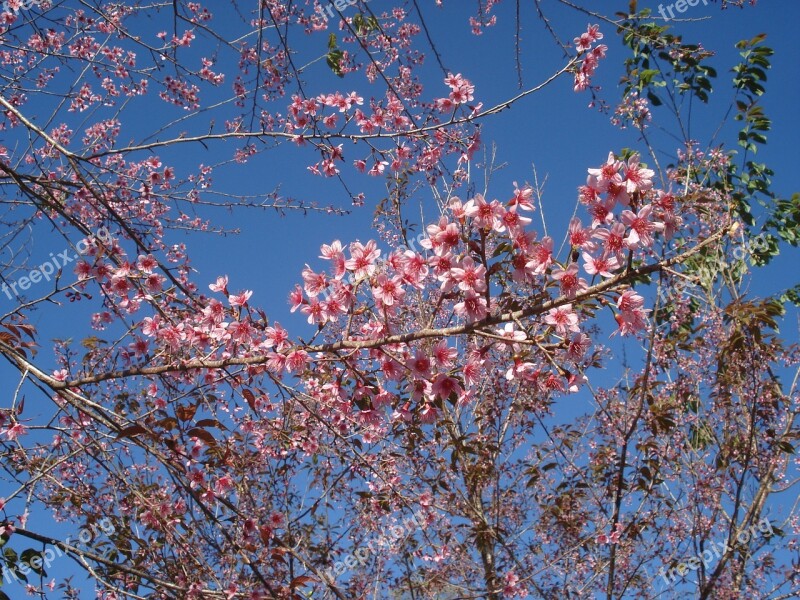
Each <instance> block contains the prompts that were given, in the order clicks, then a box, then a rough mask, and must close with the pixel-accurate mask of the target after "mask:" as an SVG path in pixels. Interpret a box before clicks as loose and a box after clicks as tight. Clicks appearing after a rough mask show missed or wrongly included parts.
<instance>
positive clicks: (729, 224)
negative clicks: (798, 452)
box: [0, 0, 800, 600]
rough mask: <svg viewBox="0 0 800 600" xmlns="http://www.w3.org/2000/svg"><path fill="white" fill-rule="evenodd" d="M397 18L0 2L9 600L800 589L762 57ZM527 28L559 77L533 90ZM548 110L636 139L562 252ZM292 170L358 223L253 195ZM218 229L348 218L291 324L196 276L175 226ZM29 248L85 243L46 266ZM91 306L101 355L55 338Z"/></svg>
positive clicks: (617, 36)
mask: <svg viewBox="0 0 800 600" xmlns="http://www.w3.org/2000/svg"><path fill="white" fill-rule="evenodd" d="M391 4H395V3H391V2H384V1H382V0H376V1H374V2H367V1H363V0H359V1H350V0H348V1H343V0H336V1H335V2H332V3H331V4H330V5H329V4H327V3H325V2H317V1H316V0H306V1H301V2H292V1H289V2H279V1H277V0H260V1H259V2H247V3H242V2H231V3H217V4H211V3H205V4H203V3H200V2H187V1H183V0H175V1H173V2H153V3H143V2H134V3H123V2H78V1H75V2H73V1H70V0H65V1H63V2H50V1H48V0H41V1H40V2H32V1H27V2H22V1H21V0H7V1H6V2H5V3H4V4H3V12H2V15H0V19H1V20H2V26H1V27H0V37H1V39H2V48H0V69H1V72H2V81H3V83H2V90H0V105H2V119H1V120H0V127H2V132H3V140H2V146H0V186H2V190H3V200H2V203H3V209H4V215H3V219H4V224H5V229H4V237H3V244H4V249H6V250H8V252H7V255H8V257H9V258H8V259H5V260H4V261H3V263H2V268H1V269H0V275H1V276H2V292H3V295H4V296H5V297H7V298H8V299H9V300H11V304H10V305H9V304H7V305H6V306H9V308H7V309H5V308H4V309H3V310H4V312H3V314H2V316H0V327H2V332H0V352H2V355H3V356H4V358H6V359H7V362H8V364H9V365H10V368H8V369H7V371H5V372H4V373H8V375H5V374H4V381H5V382H6V386H5V396H4V398H5V399H4V402H3V404H2V409H0V442H2V454H0V456H1V457H2V466H3V492H2V495H1V496H2V497H0V510H2V512H3V522H2V525H0V540H1V541H0V544H2V546H3V551H4V553H3V555H2V556H1V557H0V563H1V564H2V569H3V571H2V574H3V585H4V589H7V590H9V593H19V590H22V589H25V590H26V591H27V593H29V594H31V595H33V596H38V597H41V598H50V597H53V598H55V597H66V598H79V597H92V596H94V597H97V598H104V599H123V598H160V599H168V598H176V599H184V598H197V599H200V598H203V599H212V598H225V599H228V600H231V599H235V598H248V599H254V600H255V599H266V598H287V599H288V598H292V599H294V598H298V599H299V598H348V599H350V598H367V597H370V598H408V599H420V598H443V599H444V598H450V599H455V598H464V599H467V598H474V599H477V598H488V599H490V600H498V599H500V598H506V597H531V598H593V597H599V596H605V597H606V598H609V599H610V598H624V597H631V598H634V597H635V598H655V597H689V596H692V597H694V596H697V597H699V598H724V599H726V598H731V599H733V598H741V597H757V598H773V599H778V598H790V597H795V596H796V595H797V594H798V593H800V583H798V570H799V569H800V566H798V565H800V557H799V556H798V547H797V543H796V539H795V537H793V536H796V534H797V533H798V531H799V530H800V523H798V518H797V515H796V506H795V504H796V498H797V482H796V478H797V462H796V459H795V458H794V456H793V455H794V444H795V439H796V438H797V436H798V421H797V417H798V410H800V406H798V402H799V400H800V398H799V397H798V375H799V374H800V370H798V362H799V359H800V356H799V355H798V348H797V346H796V343H795V341H793V340H791V339H790V340H788V341H784V340H783V338H782V337H781V335H780V331H779V329H780V327H782V326H783V327H784V328H786V327H787V323H786V321H787V319H785V318H784V315H785V314H786V312H787V310H788V311H790V314H792V313H791V311H794V310H795V309H794V308H793V303H795V304H796V303H798V300H799V299H800V288H798V287H797V286H795V287H792V286H793V285H795V283H796V282H795V281H788V282H787V283H786V285H785V286H784V287H783V289H782V290H781V292H780V293H778V294H775V295H771V296H767V297H760V296H759V295H758V294H755V293H751V291H750V290H749V287H748V286H749V284H750V281H751V278H752V277H753V276H754V273H756V272H767V271H768V270H770V269H775V268H776V267H775V265H776V260H777V259H776V257H777V256H778V254H779V252H780V251H781V250H789V249H790V246H796V245H797V242H798V231H799V230H800V199H799V198H800V197H798V196H797V195H794V196H792V197H791V198H790V199H786V198H783V197H781V196H780V195H779V194H778V193H776V192H775V191H774V190H773V188H772V183H771V177H772V176H773V175H774V173H773V172H772V171H771V170H770V168H769V167H768V166H767V165H766V164H763V163H759V162H757V161H756V159H755V154H756V152H757V150H758V149H759V148H762V147H764V145H765V144H766V142H767V137H766V135H767V132H768V131H769V130H770V128H771V121H770V120H769V118H768V117H767V115H766V112H765V110H764V106H763V103H762V96H763V94H764V93H765V91H766V79H767V75H766V72H767V70H768V69H769V68H770V60H771V58H770V57H771V55H772V50H771V49H770V48H769V47H768V46H767V45H766V42H765V39H764V37H763V36H758V35H755V37H752V38H750V39H748V40H744V41H742V42H739V44H738V46H737V48H738V63H737V64H736V65H735V66H734V68H733V76H732V78H731V80H730V81H726V80H725V78H724V77H719V76H718V74H717V71H716V70H715V67H714V64H715V63H714V59H715V56H714V53H713V52H711V51H710V50H709V49H707V48H705V47H704V46H703V45H702V44H700V43H693V42H687V41H684V39H683V38H682V37H681V36H678V35H676V34H674V32H673V30H672V29H671V24H669V23H666V22H665V21H664V19H663V18H660V17H659V16H658V15H657V14H655V13H653V14H651V10H650V9H645V8H640V7H638V6H637V2H635V1H633V2H630V3H629V5H628V6H624V5H621V6H618V7H614V8H617V9H619V10H623V11H624V12H619V13H616V14H599V13H596V12H594V11H595V8H592V6H593V5H591V6H590V3H585V6H580V5H577V4H575V3H573V2H569V1H567V0H560V2H559V3H558V4H560V5H561V6H559V7H558V8H559V9H560V10H555V9H554V8H553V7H549V6H547V5H544V4H542V3H540V2H539V1H538V0H536V1H535V2H532V3H527V4H525V3H520V2H517V3H516V6H511V5H512V4H513V3H510V2H507V3H501V2H499V1H491V0H487V1H486V2H479V3H478V11H477V13H471V12H470V11H469V10H467V11H465V10H464V9H463V7H460V6H454V5H455V4H456V3H455V2H452V1H451V2H449V3H448V2H442V0H437V1H436V2H423V1H421V0H413V1H412V2H397V3H396V4H397V6H393V7H392V6H390V5H391ZM676 4H680V3H676ZM696 4H697V3H695V5H696ZM722 4H723V6H722V7H723V8H725V4H726V3H725V2H723V3H722ZM727 4H729V5H730V4H736V3H730V2H729V3H727ZM739 4H742V3H739ZM442 5H445V6H442ZM448 5H451V6H448ZM473 8H474V7H473ZM509 9H510V10H509ZM604 9H606V7H604ZM445 10H447V11H450V13H451V14H452V13H453V12H456V13H458V14H459V15H460V20H459V21H457V22H453V23H450V24H449V25H448V27H466V28H467V29H468V30H470V29H471V30H472V32H473V33H474V34H475V37H474V40H475V41H474V43H475V44H480V43H481V40H482V38H481V34H482V33H483V32H484V31H486V30H488V29H487V28H492V27H506V28H508V29H509V32H510V34H511V35H512V36H514V41H515V45H516V49H517V52H516V53H515V54H516V55H515V56H512V57H510V60H512V61H514V64H515V66H516V68H517V69H518V72H519V77H520V84H521V87H520V89H518V90H514V89H509V90H505V91H504V95H503V100H502V101H501V102H499V103H488V102H487V103H485V102H484V101H482V100H481V93H480V90H479V89H476V86H475V85H474V83H473V76H472V75H471V74H470V65H469V64H459V65H458V69H456V70H455V71H450V70H448V69H445V68H444V64H446V62H445V61H444V59H443V55H444V52H443V49H444V45H445V44H446V40H441V39H436V38H435V37H434V36H433V35H432V33H431V32H432V31H433V21H434V20H435V19H436V18H437V15H439V14H441V11H445ZM678 10H679V9H678ZM747 10H760V8H755V9H754V8H748V9H747ZM550 11H552V12H550ZM522 13H526V14H527V17H531V18H533V19H535V20H536V22H537V24H538V25H539V26H540V29H539V30H537V31H538V33H539V34H542V35H547V36H549V37H550V38H551V39H552V43H554V44H556V46H560V47H561V49H562V50H563V59H562V60H561V62H560V63H559V62H556V63H554V64H552V65H549V67H548V68H549V73H548V75H547V76H545V77H543V78H541V79H539V80H537V81H536V82H535V83H527V84H526V83H525V80H526V79H527V78H528V76H525V77H523V65H524V63H525V61H524V57H523V56H521V54H522V53H521V52H520V50H519V49H520V46H521V44H522V43H523V42H522V40H523V36H522V33H521V23H522V22H523V21H522V19H523V18H524V17H525V15H524V14H522ZM564 15H571V17H570V16H568V17H565V16H564ZM576 18H580V21H581V22H583V23H584V25H582V29H580V30H575V29H574V28H573V27H572V24H573V23H574V22H575V19H576ZM587 21H588V25H585V23H586V22H587ZM528 26H530V25H528ZM755 33H757V32H754V34H755ZM567 39H568V40H570V41H569V42H566V41H564V40H567ZM609 46H614V47H617V48H618V49H619V48H621V49H624V52H625V54H624V59H623V62H622V64H619V61H617V63H616V64H612V62H613V61H610V60H609V58H608V53H609ZM456 63H457V61H456V60H452V64H456ZM604 69H607V70H611V71H613V76H614V77H619V76H621V81H622V85H621V86H620V92H621V97H615V96H614V94H616V93H617V92H614V91H612V92H610V93H609V92H608V91H607V90H604V89H602V88H601V87H600V86H599V85H598V83H597V76H598V74H599V72H602V71H603V70H604ZM717 80H719V81H717ZM552 86H561V87H562V88H563V90H564V92H563V93H564V94H567V93H568V94H581V95H582V96H583V97H584V98H585V99H586V103H588V104H589V105H590V106H589V108H588V109H587V112H588V113H589V114H590V115H593V116H594V117H597V118H600V119H605V120H606V121H607V120H608V119H609V118H610V119H611V121H612V122H613V123H614V125H615V126H616V127H617V128H618V130H619V134H620V135H621V136H623V138H624V139H626V140H627V144H628V147H621V146H620V147H617V148H610V147H607V146H604V145H603V144H604V142H602V141H600V140H597V141H595V142H592V144H593V145H596V160H595V161H594V162H592V163H591V164H586V165H583V166H582V168H581V170H582V175H581V178H580V179H578V180H575V181H574V182H573V183H571V184H570V185H573V187H574V189H575V198H574V199H572V202H573V203H574V206H575V214H574V216H573V217H572V218H571V219H569V222H568V225H566V226H565V227H556V225H555V224H553V223H548V221H547V219H545V218H544V214H543V213H544V210H543V207H544V206H546V205H547V203H548V197H547V195H546V193H545V191H544V185H543V182H542V181H540V180H539V177H538V175H531V174H528V173H523V174H520V175H519V176H518V177H517V179H516V182H514V184H513V185H499V184H496V183H495V180H496V172H497V170H496V168H495V163H494V162H493V159H492V157H491V156H490V149H487V145H486V144H487V140H484V139H482V135H481V133H482V127H483V124H485V123H489V122H492V120H493V119H496V118H498V115H500V113H502V112H504V111H507V110H511V111H522V110H524V106H525V101H526V99H527V98H528V97H530V96H534V95H535V94H537V93H540V92H541V91H542V90H544V89H545V88H547V87H552ZM712 89H716V90H720V91H723V90H724V91H725V93H726V94H728V96H729V97H730V98H732V100H731V101H730V102H729V103H727V104H725V106H723V107H722V108H720V107H719V106H718V105H715V106H714V107H713V109H712V108H711V107H703V104H708V103H710V100H711V98H710V94H711V92H712ZM506 92H507V93H506ZM609 94H611V95H609ZM696 106H700V108H699V109H698V108H696ZM703 110H705V111H706V112H702V111H703ZM692 111H699V112H700V113H701V114H702V115H703V116H694V115H693V113H692ZM700 118H704V119H716V120H718V121H720V126H719V129H718V131H717V133H716V134H714V136H713V137H712V138H710V139H708V140H698V139H695V138H694V137H692V136H691V135H690V133H689V131H690V126H691V125H692V123H693V119H694V120H697V119H700ZM621 139H622V138H621ZM737 144H738V145H737ZM499 152H500V153H502V148H501V149H500V150H499ZM276 153H285V154H289V153H292V155H293V156H296V157H299V158H298V160H301V161H303V165H304V167H305V171H306V172H307V177H308V180H309V182H311V181H314V182H315V183H314V185H317V181H320V182H323V183H326V184H330V185H328V187H327V188H326V189H328V190H336V193H337V194H338V197H342V196H343V197H345V198H346V199H347V202H346V204H345V205H343V204H342V203H341V202H338V201H337V200H330V201H326V202H322V203H320V202H317V201H315V200H314V198H313V197H304V196H303V195H302V194H294V193H292V194H284V193H283V192H282V191H281V189H280V188H276V189H274V190H270V191H263V190H261V192H260V193H259V194H239V193H237V191H236V190H235V189H232V188H230V187H226V184H228V183H230V182H231V181H232V180H233V179H232V178H236V177H239V178H247V177H249V176H252V175H245V174H247V173H249V174H252V173H253V171H248V170H247V169H248V168H250V167H253V165H267V164H269V163H268V162H267V161H269V160H271V159H270V157H271V156H274V155H275V154H276ZM665 156H667V157H669V158H668V159H666V160H665V159H664V157H665ZM532 158H533V157H532ZM258 168H265V167H258ZM528 179H530V181H528ZM375 182H381V184H382V185H383V186H384V192H383V195H382V196H380V197H377V198H376V197H371V195H370V194H369V193H367V192H365V191H361V190H362V189H364V190H367V189H372V188H374V183H375ZM309 185H311V183H309ZM300 189H302V188H300ZM329 197H334V196H333V192H331V193H330V195H329ZM220 208H222V209H225V210H226V211H233V214H234V215H235V218H236V219H238V222H240V223H245V222H246V219H247V218H252V217H250V215H253V214H258V215H260V214H262V213H264V212H269V213H270V214H272V213H279V214H281V215H283V214H287V213H295V212H298V213H299V212H304V213H330V216H329V217H327V218H329V219H331V221H330V230H331V231H332V232H334V233H332V235H331V236H330V239H329V240H328V241H327V242H326V243H325V244H323V245H322V247H321V248H316V247H309V246H308V245H307V244H306V245H305V246H304V245H303V244H302V243H299V244H298V246H297V247H296V248H293V251H296V252H300V253H302V254H303V255H305V256H307V259H306V262H307V264H306V266H305V268H304V269H302V271H301V272H299V273H298V274H297V284H296V286H295V287H294V288H293V289H287V290H276V291H275V293H276V294H277V295H279V296H280V297H281V298H283V297H285V295H286V294H287V293H288V298H289V305H288V306H287V307H286V309H285V310H281V309H276V308H275V306H277V304H275V305H272V303H270V304H271V305H270V306H269V307H265V303H264V301H263V299H262V300H259V301H258V302H257V300H258V297H257V296H255V295H253V292H252V288H253V284H252V282H248V281H246V280H239V279H234V278H233V277H231V276H229V274H226V273H224V272H223V273H218V272H215V273H213V274H212V273H209V272H208V270H207V269H204V268H203V267H202V265H203V264H204V262H203V261H204V258H205V257H204V256H203V247H202V244H201V243H198V242H197V238H193V237H189V238H187V237H186V236H185V235H184V234H185V231H186V230H190V231H203V232H207V233H209V234H220V235H227V234H230V233H233V231H232V229H237V228H236V227H232V226H231V225H230V221H229V220H227V219H225V218H221V217H220V216H219V215H220V214H221V211H219V209H220ZM357 211H362V212H363V211H372V212H373V213H374V229H373V230H372V231H364V232H363V233H362V235H361V236H353V237H352V238H347V237H344V236H342V235H336V233H335V231H336V228H337V226H338V227H341V225H340V223H342V222H343V221H346V220H347V219H349V218H350V216H351V215H347V214H344V213H348V212H357ZM277 218H278V216H277V215H276V219H277ZM297 223H300V219H299V218H298V219H296V220H295V219H288V220H285V221H282V222H281V224H280V225H276V227H286V226H292V224H297ZM548 225H549V229H548ZM296 226H298V227H300V226H301V225H296ZM33 232H36V233H37V234H38V235H39V236H45V237H47V236H50V237H51V238H52V239H56V238H55V236H56V235H58V236H60V237H61V239H62V240H64V242H65V243H66V244H67V248H68V250H66V251H64V252H62V253H58V252H56V251H52V252H51V258H50V259H49V260H48V261H46V263H41V264H39V263H38V261H36V260H35V259H34V258H30V257H29V255H26V254H24V253H23V254H20V253H19V249H20V248H21V247H22V246H23V245H24V244H25V243H26V242H27V241H29V240H33V239H39V238H37V237H35V236H34V233H33ZM57 243H61V242H57ZM62 245H63V244H62ZM48 248H58V246H57V245H56V242H54V243H53V244H48ZM48 251H50V250H48ZM73 251H74V252H73ZM257 259H258V258H257V257H255V256H254V257H253V258H252V260H253V261H255V260H257ZM773 259H775V260H773ZM778 268H780V267H778ZM290 313H295V316H297V314H299V315H302V317H303V319H304V320H305V324H304V323H303V321H299V320H298V319H294V320H293V321H292V316H291V314H290ZM65 314H70V315H73V314H75V315H79V318H81V319H84V322H85V327H84V329H85V332H86V335H85V336H84V337H83V339H80V340H75V339H57V340H56V341H55V344H54V345H53V341H52V340H53V337H54V333H53V331H57V330H58V328H57V325H58V321H59V319H61V320H63V319H64V317H63V315H65ZM282 322H283V324H281V323H282ZM289 322H291V323H292V325H288V324H287V323H289ZM788 327H791V324H789V325H788ZM789 331H790V332H791V329H790V330H789ZM795 339H796V335H795ZM623 352H624V353H625V354H624V356H625V359H624V360H622V359H621V358H620V357H621V356H622V353H623ZM576 407H579V408H576ZM565 411H567V412H565ZM570 411H571V412H570ZM565 414H568V415H572V416H570V417H569V418H566V419H565V418H564V415H565ZM51 520H55V521H57V522H59V523H64V524H68V525H69V527H70V528H71V530H72V531H74V533H73V534H72V536H71V538H65V537H63V536H56V535H54V534H53V533H52V529H51V527H50V525H49V524H50V523H51ZM75 540H78V541H75ZM65 572H67V573H70V574H72V575H74V576H72V577H71V576H65V575H64V573H65ZM5 586H8V587H7V588H6V587H5ZM15 586H16V587H15ZM11 590H16V591H11ZM9 593H5V592H0V598H9V597H10V596H9Z"/></svg>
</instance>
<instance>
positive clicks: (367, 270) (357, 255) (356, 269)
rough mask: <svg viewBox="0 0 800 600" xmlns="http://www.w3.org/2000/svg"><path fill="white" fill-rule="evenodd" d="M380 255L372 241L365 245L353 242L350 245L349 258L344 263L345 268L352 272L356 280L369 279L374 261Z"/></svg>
mask: <svg viewBox="0 0 800 600" xmlns="http://www.w3.org/2000/svg"><path fill="white" fill-rule="evenodd" d="M380 255H381V251H380V250H379V249H378V246H377V244H375V242H374V241H373V240H370V241H368V242H367V243H366V244H363V245H362V244H361V242H353V243H352V244H350V258H349V259H347V260H346V261H345V267H346V268H347V269H348V270H349V271H352V272H353V274H354V275H355V277H356V279H363V278H364V277H370V276H371V275H372V274H373V273H374V272H375V261H377V260H378V257H379V256H380Z"/></svg>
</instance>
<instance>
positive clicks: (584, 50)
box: [573, 25, 608, 92]
mask: <svg viewBox="0 0 800 600" xmlns="http://www.w3.org/2000/svg"><path fill="white" fill-rule="evenodd" d="M602 39H603V34H602V33H601V32H600V26H599V25H589V26H588V27H587V28H586V33H582V34H581V35H580V36H578V37H576V38H575V39H574V40H573V43H574V44H575V48H576V49H577V50H578V53H579V55H582V56H583V60H582V61H581V65H580V67H579V68H578V70H577V72H576V73H575V91H576V92H582V91H583V90H585V89H587V88H588V87H589V86H590V85H591V78H592V75H594V72H595V70H596V69H597V65H598V64H599V63H600V59H601V58H605V56H606V52H607V51H608V46H606V45H605V44H598V45H596V46H593V44H594V43H595V42H597V41H599V40H602Z"/></svg>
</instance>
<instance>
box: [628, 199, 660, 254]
mask: <svg viewBox="0 0 800 600" xmlns="http://www.w3.org/2000/svg"><path fill="white" fill-rule="evenodd" d="M652 212H653V205H652V204H648V205H646V206H643V207H642V208H641V209H639V213H638V214H635V213H633V211H630V210H624V211H622V214H621V215H620V218H621V219H622V222H623V223H624V224H625V225H627V226H628V227H630V228H631V231H630V233H628V236H627V237H626V238H625V245H626V246H627V247H628V248H630V249H634V248H637V247H642V248H649V247H650V246H652V245H653V242H654V239H653V233H655V232H659V231H663V230H664V224H663V223H660V222H654V221H651V220H650V215H651V213H652Z"/></svg>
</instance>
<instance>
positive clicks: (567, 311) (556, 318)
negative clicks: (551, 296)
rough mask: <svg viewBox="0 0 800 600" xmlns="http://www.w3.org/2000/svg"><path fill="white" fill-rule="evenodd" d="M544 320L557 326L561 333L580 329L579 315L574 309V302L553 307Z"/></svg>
mask: <svg viewBox="0 0 800 600" xmlns="http://www.w3.org/2000/svg"><path fill="white" fill-rule="evenodd" d="M544 322H545V323H547V324H548V325H552V326H553V327H555V328H556V332H558V334H559V335H566V334H567V331H572V332H577V331H580V327H578V315H576V314H575V312H574V311H573V310H572V304H564V305H563V306H558V307H556V308H551V309H550V310H549V311H548V312H547V314H546V315H545V317H544Z"/></svg>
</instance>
